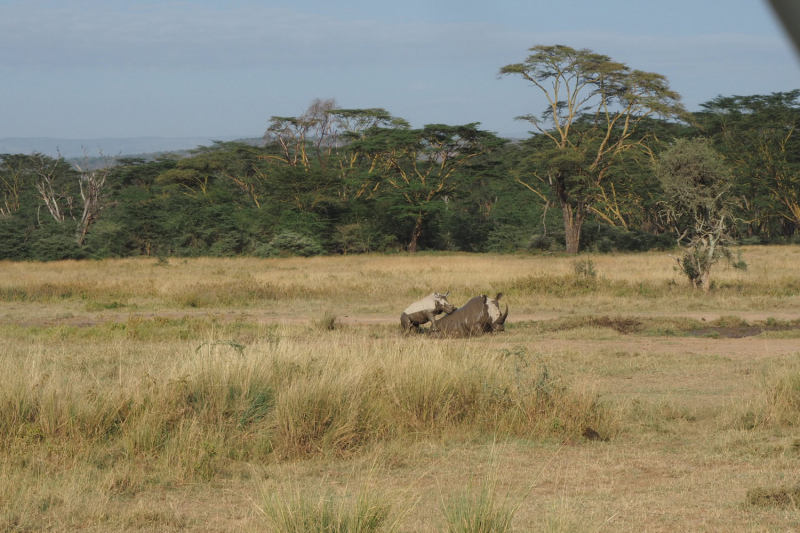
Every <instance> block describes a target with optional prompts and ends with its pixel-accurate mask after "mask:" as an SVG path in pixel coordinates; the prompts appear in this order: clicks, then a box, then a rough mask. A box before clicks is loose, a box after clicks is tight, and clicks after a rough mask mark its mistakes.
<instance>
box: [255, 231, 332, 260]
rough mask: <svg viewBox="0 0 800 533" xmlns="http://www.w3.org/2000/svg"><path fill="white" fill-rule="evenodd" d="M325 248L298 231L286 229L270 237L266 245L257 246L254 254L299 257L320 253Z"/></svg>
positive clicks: (322, 252)
mask: <svg viewBox="0 0 800 533" xmlns="http://www.w3.org/2000/svg"><path fill="white" fill-rule="evenodd" d="M324 253H325V250H324V249H323V248H322V246H321V245H320V244H319V242H317V241H315V240H314V239H312V238H311V237H306V236H305V235H301V234H299V233H294V232H291V231H286V232H283V233H279V234H278V235H275V237H273V238H272V240H271V241H270V242H269V244H268V245H266V246H263V245H262V246H260V247H259V248H257V251H256V255H258V256H259V257H279V256H281V257H285V256H292V255H299V256H301V257H311V256H314V255H322V254H324Z"/></svg>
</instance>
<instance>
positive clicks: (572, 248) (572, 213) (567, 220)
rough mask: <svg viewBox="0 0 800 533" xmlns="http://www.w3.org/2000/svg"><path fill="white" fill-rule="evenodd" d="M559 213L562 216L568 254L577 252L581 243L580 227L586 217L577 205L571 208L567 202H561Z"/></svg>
mask: <svg viewBox="0 0 800 533" xmlns="http://www.w3.org/2000/svg"><path fill="white" fill-rule="evenodd" d="M561 214H562V215H563V216H564V234H565V235H564V237H565V241H566V243H565V244H566V246H567V253H568V254H577V253H578V251H580V245H581V228H582V227H583V221H584V219H585V218H586V213H585V212H584V211H583V209H581V207H580V206H578V207H577V208H576V209H573V208H572V206H571V205H569V204H567V203H562V204H561Z"/></svg>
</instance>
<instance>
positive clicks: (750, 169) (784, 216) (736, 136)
mask: <svg viewBox="0 0 800 533" xmlns="http://www.w3.org/2000/svg"><path fill="white" fill-rule="evenodd" d="M798 100H800V90H794V91H789V92H785V93H773V94H771V95H766V96H763V95H754V96H728V97H723V96H720V97H717V98H715V99H714V100H711V101H710V102H706V103H704V104H701V107H703V109H704V111H703V112H701V113H698V114H697V116H698V118H699V119H700V121H701V123H702V125H703V126H704V128H705V129H706V131H707V132H708V134H709V135H710V136H711V137H712V138H713V139H714V142H715V144H716V146H717V147H718V148H719V149H720V150H721V151H722V152H723V153H724V154H725V156H726V157H727V158H728V159H729V160H731V161H732V162H733V163H735V165H734V172H735V175H736V176H737V177H738V178H739V179H738V184H737V191H736V193H737V195H738V197H739V202H740V205H741V208H742V210H743V211H744V212H745V213H746V217H747V222H748V224H749V226H750V228H749V229H750V232H751V233H757V232H759V231H761V230H767V231H769V229H770V228H769V221H770V220H771V219H772V220H774V219H776V218H777V219H778V220H779V221H781V222H782V225H783V227H784V233H785V234H787V235H791V233H792V232H794V231H796V230H798V229H800V133H798V127H800V101H798Z"/></svg>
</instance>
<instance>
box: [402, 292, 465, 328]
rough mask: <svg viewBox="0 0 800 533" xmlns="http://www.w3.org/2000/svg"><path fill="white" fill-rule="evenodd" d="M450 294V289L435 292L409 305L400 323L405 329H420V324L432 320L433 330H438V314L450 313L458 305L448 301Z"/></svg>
mask: <svg viewBox="0 0 800 533" xmlns="http://www.w3.org/2000/svg"><path fill="white" fill-rule="evenodd" d="M448 294H450V291H447V292H446V293H444V294H439V293H438V292H434V293H433V294H429V295H428V296H426V297H425V298H423V299H422V300H420V301H418V302H414V303H413V304H411V305H409V306H408V307H407V308H406V310H405V311H403V314H402V315H400V324H401V325H402V326H403V329H404V330H406V331H409V330H411V328H414V329H419V326H420V324H426V323H427V322H430V323H431V330H433V331H437V327H436V326H437V322H436V316H437V315H440V314H441V313H447V314H450V313H452V312H453V311H455V310H456V307H455V306H454V305H453V304H451V303H450V302H448V301H447V295H448Z"/></svg>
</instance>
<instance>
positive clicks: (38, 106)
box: [0, 0, 800, 138]
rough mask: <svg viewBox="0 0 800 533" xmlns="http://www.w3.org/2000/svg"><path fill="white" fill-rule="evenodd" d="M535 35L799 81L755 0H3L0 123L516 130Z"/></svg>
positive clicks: (115, 128)
mask: <svg viewBox="0 0 800 533" xmlns="http://www.w3.org/2000/svg"><path fill="white" fill-rule="evenodd" d="M537 44H565V45H568V46H572V47H575V48H584V47H585V48H590V49H592V50H593V51H595V52H598V53H602V54H606V55H609V56H611V58H613V59H615V60H617V61H622V62H625V63H627V64H628V65H629V66H630V67H632V68H636V69H640V70H646V71H652V72H658V73H660V74H664V75H666V76H667V78H668V79H669V81H670V84H671V86H672V88H673V89H674V90H676V91H677V92H678V93H680V94H681V95H682V96H683V101H684V103H685V104H686V106H687V107H688V108H689V109H690V110H694V109H697V108H698V104H699V103H701V102H705V101H708V100H710V99H712V98H714V97H715V96H717V95H719V94H722V95H733V94H739V95H746V94H766V93H770V92H775V91H787V90H791V89H795V88H800V63H799V62H798V60H797V55H796V54H795V52H794V50H793V49H792V48H791V45H790V44H789V41H788V40H787V38H786V37H785V36H784V34H783V31H782V30H781V28H780V26H779V25H778V23H777V21H776V20H775V18H774V16H773V15H772V12H771V11H770V9H769V7H768V5H767V4H766V2H763V1H761V0H693V1H689V0H670V1H669V2H650V1H643V0H605V1H603V2H598V1H597V0H560V1H558V2H553V1H552V0H549V1H539V0H527V1H523V0H494V1H492V2H489V1H477V0H462V1H456V0H424V1H423V0H403V1H386V2H378V1H375V0H338V1H335V2H331V1H330V0H304V1H302V2H301V1H294V2H270V1H260V2H256V1H251V0H232V1H214V2H212V1H188V0H187V1H175V2H174V1H170V0H164V1H144V0H142V1H119V0H116V1H115V0H107V1H100V0H69V1H42V0H0V137H35V136H47V137H66V138H106V137H139V136H162V137H177V136H212V137H213V136H219V137H223V136H231V135H241V136H260V135H261V134H262V133H263V132H264V130H265V129H266V127H267V123H268V121H269V117H270V116H272V115H279V116H292V115H298V114H300V113H302V111H303V110H304V109H305V108H306V107H307V106H308V104H309V103H310V101H311V100H312V99H314V98H336V99H337V101H338V102H339V105H340V106H341V107H344V108H355V107H364V108H365V107H383V108H386V109H387V110H389V111H390V112H391V113H393V114H394V115H396V116H400V117H403V118H405V119H407V120H409V121H410V122H411V123H412V125H414V126H422V125H423V124H427V123H447V124H463V123H467V122H481V123H482V127H484V128H485V129H488V130H491V131H495V132H499V133H500V134H502V135H509V136H522V135H524V134H525V132H526V130H527V127H526V125H525V124H524V123H521V122H518V121H515V120H514V117H515V116H518V115H523V114H528V113H538V112H539V111H541V109H542V106H543V105H544V101H543V100H542V98H541V96H540V94H539V93H538V92H537V90H535V89H533V88H531V87H529V86H527V85H526V84H525V83H524V82H523V81H522V80H521V79H518V78H501V79H499V78H498V77H497V71H498V69H499V68H500V67H501V66H503V65H506V64H508V63H516V62H519V61H522V60H523V59H524V58H525V57H526V55H527V50H528V48H530V47H531V46H534V45H537Z"/></svg>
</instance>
